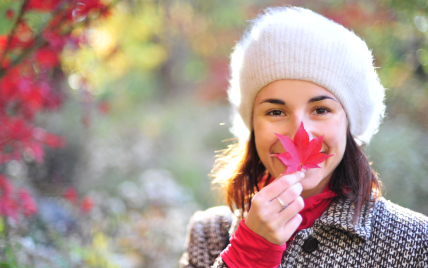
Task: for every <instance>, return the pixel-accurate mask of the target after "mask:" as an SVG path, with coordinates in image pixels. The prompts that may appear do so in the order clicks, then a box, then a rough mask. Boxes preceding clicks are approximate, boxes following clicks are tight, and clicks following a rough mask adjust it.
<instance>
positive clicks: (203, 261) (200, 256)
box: [180, 206, 236, 267]
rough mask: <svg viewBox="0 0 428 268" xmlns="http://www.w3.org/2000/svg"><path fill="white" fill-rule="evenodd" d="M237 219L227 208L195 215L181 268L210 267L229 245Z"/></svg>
mask: <svg viewBox="0 0 428 268" xmlns="http://www.w3.org/2000/svg"><path fill="white" fill-rule="evenodd" d="M235 218H236V217H235V216H234V214H233V213H232V212H231V211H230V209H229V207H226V206H218V207H212V208H209V209H207V210H205V211H197V212H196V213H195V214H193V216H192V217H191V218H190V221H189V225H188V229H187V238H186V252H185V253H184V254H183V257H182V259H181V260H180V264H181V266H180V267H210V266H211V265H212V264H213V263H214V261H215V259H216V258H217V257H218V256H219V255H220V253H221V252H222V251H223V249H225V248H226V247H227V245H228V244H229V230H230V227H231V226H232V222H233V221H234V219H235Z"/></svg>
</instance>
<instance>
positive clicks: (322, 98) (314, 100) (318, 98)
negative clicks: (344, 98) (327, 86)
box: [308, 95, 337, 103]
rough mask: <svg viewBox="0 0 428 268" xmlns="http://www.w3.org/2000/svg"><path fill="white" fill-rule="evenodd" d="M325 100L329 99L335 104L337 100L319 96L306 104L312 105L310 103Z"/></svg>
mask: <svg viewBox="0 0 428 268" xmlns="http://www.w3.org/2000/svg"><path fill="white" fill-rule="evenodd" d="M325 99H330V100H334V101H335V102H337V100H335V99H333V98H332V97H330V96H327V95H321V96H317V97H313V98H312V99H310V100H309V101H308V103H312V102H316V101H322V100H325Z"/></svg>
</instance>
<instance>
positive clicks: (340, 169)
mask: <svg viewBox="0 0 428 268" xmlns="http://www.w3.org/2000/svg"><path fill="white" fill-rule="evenodd" d="M266 172H267V170H266V168H265V166H264V165H263V164H262V162H261V161H260V158H259V155H258V154H257V150H256V144H255V138H254V132H252V133H251V136H250V140H249V141H248V142H247V143H246V144H245V145H242V144H239V143H236V144H232V145H230V146H229V147H228V149H226V150H225V151H223V152H222V154H220V155H218V156H217V160H216V162H215V164H214V168H213V170H212V175H213V176H214V178H215V179H214V181H213V183H219V184H220V185H221V186H222V188H223V190H224V194H225V199H226V202H227V204H228V206H229V207H230V209H231V210H232V211H234V210H235V209H240V210H241V217H242V216H243V214H244V212H247V211H248V210H249V209H250V207H251V199H252V197H253V196H254V194H255V193H257V192H258V191H259V190H260V189H259V187H258V183H259V181H260V180H261V178H262V177H263V176H264V175H265V174H266ZM329 187H330V189H331V190H332V191H333V192H335V193H337V194H338V198H347V199H349V200H351V202H352V203H353V204H354V205H355V208H356V213H355V214H354V218H353V220H354V223H355V222H356V221H357V219H358V217H359V215H360V214H361V210H362V207H363V205H365V204H367V205H368V204H369V203H370V200H371V198H372V197H373V198H379V197H380V196H381V191H380V187H381V183H380V181H379V180H378V178H377V175H376V173H375V172H374V171H373V169H372V168H371V166H370V163H369V161H368V159H367V157H366V156H365V154H364V152H363V151H362V149H361V147H360V146H358V144H357V143H356V142H355V140H354V138H353V137H352V134H351V132H350V130H349V128H348V131H347V134H346V147H345V153H344V156H343V158H342V161H341V162H340V163H339V165H338V166H337V167H336V169H335V170H334V172H333V175H332V177H331V180H330V183H329ZM372 194H373V196H372Z"/></svg>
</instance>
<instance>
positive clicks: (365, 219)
mask: <svg viewBox="0 0 428 268" xmlns="http://www.w3.org/2000/svg"><path fill="white" fill-rule="evenodd" d="M374 210H375V205H374V203H373V202H371V204H370V205H369V206H367V205H364V206H363V208H362V211H361V215H360V216H359V218H358V221H357V223H356V224H353V223H352V218H353V216H354V213H355V206H354V205H353V204H351V202H350V201H349V200H344V199H339V198H335V199H334V200H333V201H332V202H331V204H330V206H329V207H328V208H327V209H326V211H324V213H323V214H322V215H321V217H319V218H318V219H317V220H316V221H315V223H314V229H316V228H319V227H321V226H323V225H324V226H330V227H333V228H336V229H341V230H344V231H346V232H348V233H351V234H354V235H357V236H359V237H361V238H362V239H364V240H366V239H369V238H370V234H371V230H372V221H373V214H374Z"/></svg>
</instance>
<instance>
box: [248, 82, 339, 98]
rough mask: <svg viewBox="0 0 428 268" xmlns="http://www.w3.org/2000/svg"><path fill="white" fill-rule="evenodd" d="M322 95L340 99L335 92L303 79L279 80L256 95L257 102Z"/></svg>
mask: <svg viewBox="0 0 428 268" xmlns="http://www.w3.org/2000/svg"><path fill="white" fill-rule="evenodd" d="M320 96H325V97H328V99H333V100H335V101H338V100H337V98H336V96H335V95H334V94H333V93H331V92H330V91H328V90H327V89H325V88H324V87H322V86H319V85H317V84H314V83H312V82H308V81H301V80H278V81H275V82H272V83H270V84H268V85H267V86H265V87H264V88H263V89H261V90H260V91H259V93H258V94H257V97H256V104H257V103H260V102H262V101H263V100H264V99H266V98H278V99H282V98H287V99H289V98H292V99H295V98H303V99H308V100H311V99H313V98H318V97H320ZM322 99H325V98H322ZM318 100H320V99H318Z"/></svg>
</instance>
